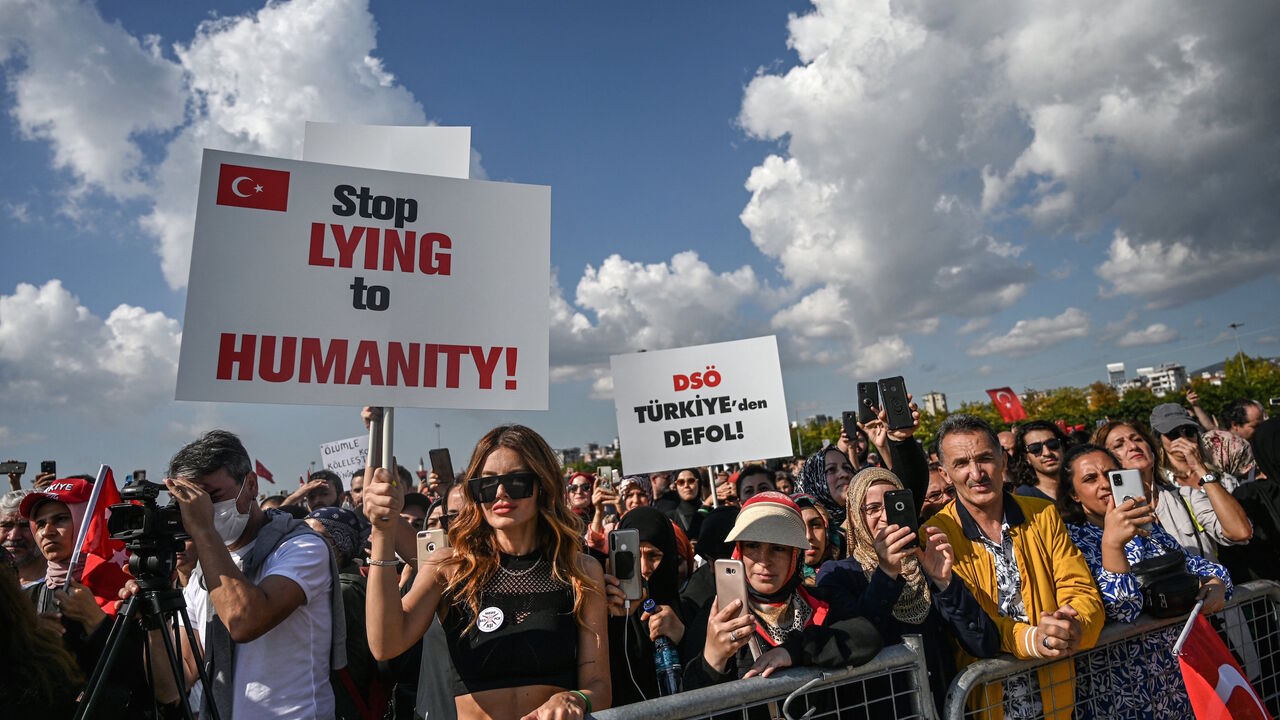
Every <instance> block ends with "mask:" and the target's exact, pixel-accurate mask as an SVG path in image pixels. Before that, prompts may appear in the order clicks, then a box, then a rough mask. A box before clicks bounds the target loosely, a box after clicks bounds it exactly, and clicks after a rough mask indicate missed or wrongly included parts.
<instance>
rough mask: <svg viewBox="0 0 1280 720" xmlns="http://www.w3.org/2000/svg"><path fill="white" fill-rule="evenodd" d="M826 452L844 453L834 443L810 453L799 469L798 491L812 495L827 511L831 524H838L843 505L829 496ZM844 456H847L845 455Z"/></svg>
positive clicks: (842, 513)
mask: <svg viewBox="0 0 1280 720" xmlns="http://www.w3.org/2000/svg"><path fill="white" fill-rule="evenodd" d="M828 452H837V453H840V454H841V455H844V453H842V452H840V448H837V447H836V446H835V445H828V446H827V447H824V448H822V449H821V450H819V451H818V452H816V453H814V454H812V455H810V456H809V459H808V460H805V461H804V468H803V469H801V470H800V492H802V493H804V494H806V495H812V496H813V497H814V499H816V500H817V501H818V502H819V503H821V505H822V507H823V508H824V509H825V510H826V511H827V517H829V518H830V519H831V524H832V525H840V524H843V523H844V513H845V506H844V503H843V502H840V501H838V500H836V499H835V498H833V497H831V489H830V488H829V487H827V466H826V455H827V453H828ZM845 457H846V458H848V456H847V455H846V456H845Z"/></svg>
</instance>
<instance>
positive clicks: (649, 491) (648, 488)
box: [618, 475, 653, 502]
mask: <svg viewBox="0 0 1280 720" xmlns="http://www.w3.org/2000/svg"><path fill="white" fill-rule="evenodd" d="M632 485H639V486H640V489H641V490H643V491H644V494H645V495H647V496H649V502H653V484H652V483H651V482H650V481H649V476H648V475H627V476H626V477H624V478H622V482H621V483H619V484H618V494H619V495H626V494H627V489H628V488H629V487H630V486H632Z"/></svg>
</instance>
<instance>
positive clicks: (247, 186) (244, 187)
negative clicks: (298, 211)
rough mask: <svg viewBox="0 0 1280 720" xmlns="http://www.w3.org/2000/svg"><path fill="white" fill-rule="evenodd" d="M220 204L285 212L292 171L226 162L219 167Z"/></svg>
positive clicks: (287, 204) (287, 205)
mask: <svg viewBox="0 0 1280 720" xmlns="http://www.w3.org/2000/svg"><path fill="white" fill-rule="evenodd" d="M218 204H219V205H231V206H234V207H243V208H255V209H257V210H277V211H279V212H284V211H286V210H288V209H289V173H288V172H287V171H284V170H267V169H265V168H255V167H245V166H244V165H226V164H224V165H223V166H222V169H221V170H219V171H218Z"/></svg>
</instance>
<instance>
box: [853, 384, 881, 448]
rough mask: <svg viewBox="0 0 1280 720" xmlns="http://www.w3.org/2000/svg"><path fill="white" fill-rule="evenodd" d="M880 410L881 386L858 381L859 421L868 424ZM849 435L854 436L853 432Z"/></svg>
mask: <svg viewBox="0 0 1280 720" xmlns="http://www.w3.org/2000/svg"><path fill="white" fill-rule="evenodd" d="M878 412H880V388H879V387H878V386H877V385H876V384H875V383H873V382H860V383H858V421H859V422H861V423H862V424H864V425H865V424H867V423H869V422H871V421H872V420H875V419H876V413H878ZM849 437H853V435H852V434H850V435H849Z"/></svg>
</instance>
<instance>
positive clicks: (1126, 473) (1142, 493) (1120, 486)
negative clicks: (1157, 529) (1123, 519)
mask: <svg viewBox="0 0 1280 720" xmlns="http://www.w3.org/2000/svg"><path fill="white" fill-rule="evenodd" d="M1107 480H1108V481H1109V482H1110V483H1111V500H1112V502H1113V503H1114V504H1115V507H1119V506H1121V505H1123V504H1124V503H1125V501H1126V500H1130V499H1132V500H1135V501H1136V502H1135V505H1134V508H1133V510H1130V511H1129V512H1131V513H1133V512H1134V511H1135V510H1137V509H1138V508H1141V507H1146V505H1147V498H1146V490H1145V488H1143V487H1142V475H1141V474H1139V472H1138V471H1137V470H1108V471H1107ZM1149 512H1150V510H1148V511H1147V512H1146V513H1136V514H1139V515H1144V514H1148V513H1149ZM1138 527H1139V528H1141V529H1143V530H1145V531H1147V532H1151V523H1149V522H1147V523H1142V524H1141V525H1139V526H1138Z"/></svg>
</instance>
